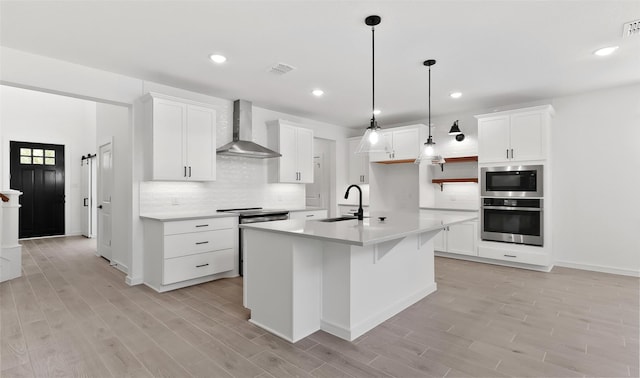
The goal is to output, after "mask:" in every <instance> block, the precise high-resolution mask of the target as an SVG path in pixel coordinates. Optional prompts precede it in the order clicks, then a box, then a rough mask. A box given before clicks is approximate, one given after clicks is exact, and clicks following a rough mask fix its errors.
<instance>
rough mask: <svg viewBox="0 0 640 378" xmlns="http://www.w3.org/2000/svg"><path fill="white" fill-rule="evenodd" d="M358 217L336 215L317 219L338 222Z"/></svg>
mask: <svg viewBox="0 0 640 378" xmlns="http://www.w3.org/2000/svg"><path fill="white" fill-rule="evenodd" d="M352 219H358V218H357V217H337V218H326V219H318V222H340V221H346V220H352Z"/></svg>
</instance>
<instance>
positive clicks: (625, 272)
mask: <svg viewBox="0 0 640 378" xmlns="http://www.w3.org/2000/svg"><path fill="white" fill-rule="evenodd" d="M556 265H557V266H561V267H564V268H572V269H581V270H589V271H592V272H601V273H610V274H618V275H622V276H631V277H640V271H639V270H633V269H620V268H614V267H611V266H603V265H591V264H580V263H575V262H570V261H556Z"/></svg>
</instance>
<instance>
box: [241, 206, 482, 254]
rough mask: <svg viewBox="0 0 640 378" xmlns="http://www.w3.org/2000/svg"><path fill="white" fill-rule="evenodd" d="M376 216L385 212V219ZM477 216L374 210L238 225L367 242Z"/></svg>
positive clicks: (367, 243) (426, 230)
mask: <svg viewBox="0 0 640 378" xmlns="http://www.w3.org/2000/svg"><path fill="white" fill-rule="evenodd" d="M379 216H386V217H387V218H386V219H385V220H384V221H380V220H379V219H378V217H379ZM475 218H477V215H476V214H463V213H460V214H459V215H457V214H456V215H425V214H420V213H419V212H417V211H416V212H385V213H373V214H372V215H371V217H370V218H365V219H364V220H363V221H358V220H357V219H353V220H345V221H338V222H321V221H317V220H304V219H289V220H282V221H274V222H265V223H250V224H242V225H240V228H244V229H254V230H262V231H270V232H275V233H280V234H289V235H294V236H300V237H307V238H311V239H321V240H327V241H332V242H338V243H342V244H351V245H358V246H366V245H373V244H378V243H381V242H385V241H388V240H395V239H398V238H401V237H404V236H407V235H413V234H419V233H423V232H429V231H434V230H438V229H442V228H443V227H444V226H449V225H452V224H455V223H461V222H465V221H468V220H472V219H475Z"/></svg>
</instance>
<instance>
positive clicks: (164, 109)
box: [152, 99, 187, 180]
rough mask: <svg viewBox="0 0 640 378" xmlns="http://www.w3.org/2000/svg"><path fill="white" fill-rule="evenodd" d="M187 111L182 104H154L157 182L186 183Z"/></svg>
mask: <svg viewBox="0 0 640 378" xmlns="http://www.w3.org/2000/svg"><path fill="white" fill-rule="evenodd" d="M186 111H187V107H186V105H185V104H180V103H178V102H173V101H168V100H161V99H154V100H153V174H152V178H153V179H154V180H185V179H186V174H185V171H186V164H185V160H186V159H185V155H184V151H185V144H186V141H185V140H184V128H185V121H186Z"/></svg>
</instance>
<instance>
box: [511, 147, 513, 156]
mask: <svg viewBox="0 0 640 378" xmlns="http://www.w3.org/2000/svg"><path fill="white" fill-rule="evenodd" d="M511 158H512V159H513V148H512V149H511Z"/></svg>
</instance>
